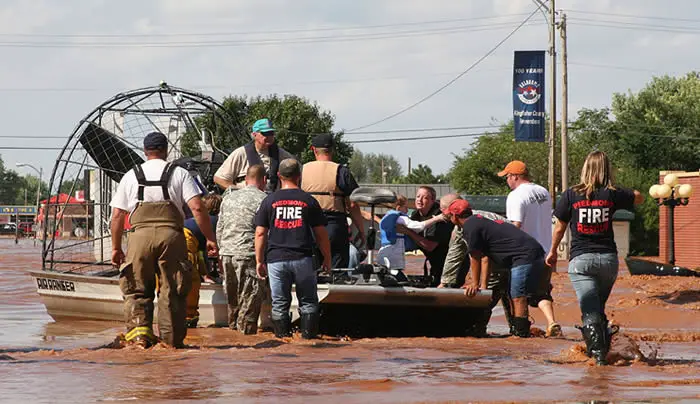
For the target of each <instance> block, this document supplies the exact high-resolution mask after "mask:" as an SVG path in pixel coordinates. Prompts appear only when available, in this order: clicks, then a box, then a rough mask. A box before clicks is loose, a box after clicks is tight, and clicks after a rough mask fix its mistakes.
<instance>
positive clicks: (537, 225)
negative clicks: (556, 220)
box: [506, 183, 552, 254]
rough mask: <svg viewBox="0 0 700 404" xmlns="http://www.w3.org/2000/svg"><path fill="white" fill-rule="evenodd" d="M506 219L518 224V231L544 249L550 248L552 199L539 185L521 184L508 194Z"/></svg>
mask: <svg viewBox="0 0 700 404" xmlns="http://www.w3.org/2000/svg"><path fill="white" fill-rule="evenodd" d="M506 217H507V218H508V220H510V221H511V222H520V229H522V230H523V231H524V232H525V233H527V234H529V235H530V236H532V237H533V238H534V239H535V240H537V241H538V242H539V243H540V244H541V245H542V248H544V252H545V254H546V253H548V252H549V248H550V247H551V246H552V199H551V198H550V196H549V192H548V191H547V190H546V189H545V188H544V187H543V186H541V185H537V184H533V183H526V184H521V185H519V186H518V187H517V188H515V190H513V192H511V193H510V194H508V199H507V200H506Z"/></svg>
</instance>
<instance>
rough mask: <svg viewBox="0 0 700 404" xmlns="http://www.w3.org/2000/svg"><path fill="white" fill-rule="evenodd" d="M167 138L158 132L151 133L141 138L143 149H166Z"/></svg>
mask: <svg viewBox="0 0 700 404" xmlns="http://www.w3.org/2000/svg"><path fill="white" fill-rule="evenodd" d="M167 147H168V138H167V137H165V135H164V134H162V133H160V132H151V133H149V134H148V135H146V137H145V138H143V148H144V149H146V150H155V149H166V148H167Z"/></svg>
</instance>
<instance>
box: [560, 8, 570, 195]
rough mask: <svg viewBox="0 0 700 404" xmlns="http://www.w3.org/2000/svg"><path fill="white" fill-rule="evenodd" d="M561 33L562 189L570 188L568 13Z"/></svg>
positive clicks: (564, 18)
mask: <svg viewBox="0 0 700 404" xmlns="http://www.w3.org/2000/svg"><path fill="white" fill-rule="evenodd" d="M559 34H560V35H561V190H560V191H562V192H563V191H564V190H566V189H567V188H569V151H568V147H569V130H568V127H567V126H568V122H569V86H568V84H569V74H568V70H569V69H568V66H567V63H568V62H567V56H566V14H564V13H562V15H561V22H560V23H559Z"/></svg>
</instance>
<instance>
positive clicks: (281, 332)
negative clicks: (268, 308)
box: [272, 314, 292, 338]
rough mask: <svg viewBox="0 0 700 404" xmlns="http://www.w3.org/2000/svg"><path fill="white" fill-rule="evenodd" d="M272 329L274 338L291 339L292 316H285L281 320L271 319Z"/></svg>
mask: <svg viewBox="0 0 700 404" xmlns="http://www.w3.org/2000/svg"><path fill="white" fill-rule="evenodd" d="M272 327H273V328H274V330H275V337H277V338H283V337H291V336H292V316H291V315H289V314H287V315H286V316H282V317H281V318H278V319H276V318H272Z"/></svg>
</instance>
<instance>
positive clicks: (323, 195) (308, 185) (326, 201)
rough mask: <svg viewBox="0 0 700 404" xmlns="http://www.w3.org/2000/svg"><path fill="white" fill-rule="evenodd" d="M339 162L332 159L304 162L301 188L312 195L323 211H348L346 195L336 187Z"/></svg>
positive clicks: (343, 212)
mask: <svg viewBox="0 0 700 404" xmlns="http://www.w3.org/2000/svg"><path fill="white" fill-rule="evenodd" d="M339 168H340V164H338V163H334V162H332V161H312V162H309V163H306V164H304V168H303V175H302V176H301V189H302V190H303V191H305V192H308V193H310V194H311V195H313V197H314V198H316V200H317V201H318V204H319V205H321V209H323V211H324V212H331V213H342V214H345V213H347V212H348V209H347V201H346V199H347V195H345V194H344V193H343V191H342V190H341V189H340V188H338V184H337V182H336V179H337V177H338V169H339Z"/></svg>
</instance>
